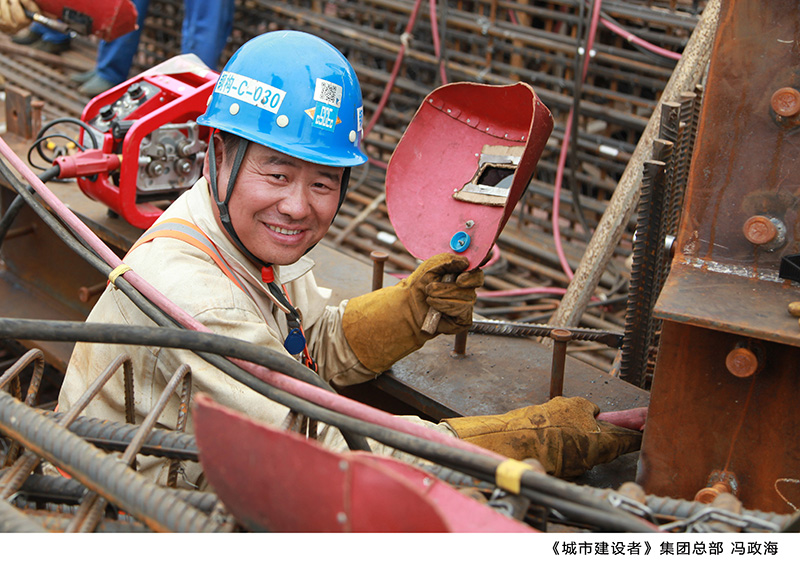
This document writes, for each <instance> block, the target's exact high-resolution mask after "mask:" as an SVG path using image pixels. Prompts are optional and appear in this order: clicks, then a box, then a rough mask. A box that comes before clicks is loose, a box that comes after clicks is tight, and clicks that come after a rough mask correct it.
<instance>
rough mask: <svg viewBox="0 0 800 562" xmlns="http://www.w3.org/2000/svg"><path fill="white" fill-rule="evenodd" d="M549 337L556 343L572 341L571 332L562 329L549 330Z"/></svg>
mask: <svg viewBox="0 0 800 562" xmlns="http://www.w3.org/2000/svg"><path fill="white" fill-rule="evenodd" d="M550 337H551V338H552V340H553V341H557V342H564V341H569V340H571V339H572V332H570V331H569V330H565V329H564V328H554V329H552V330H550Z"/></svg>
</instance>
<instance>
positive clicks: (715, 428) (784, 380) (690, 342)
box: [638, 0, 800, 513]
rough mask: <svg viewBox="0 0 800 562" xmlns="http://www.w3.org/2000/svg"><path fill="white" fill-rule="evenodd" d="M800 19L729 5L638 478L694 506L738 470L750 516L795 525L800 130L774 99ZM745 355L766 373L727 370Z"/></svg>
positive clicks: (797, 7)
mask: <svg viewBox="0 0 800 562" xmlns="http://www.w3.org/2000/svg"><path fill="white" fill-rule="evenodd" d="M798 21H800V4H798V3H797V2H796V1H794V0H775V1H771V2H768V3H763V2H757V1H753V0H750V1H740V2H735V3H734V2H725V3H723V6H722V11H721V14H720V24H719V30H718V33H717V37H716V41H715V45H714V52H713V55H712V59H711V63H710V69H709V77H708V82H707V86H706V91H705V95H704V97H705V100H704V102H703V110H702V113H701V116H700V122H699V130H698V137H697V144H696V145H695V152H694V160H693V163H692V168H691V172H690V178H689V185H688V191H687V194H686V197H687V205H686V207H685V210H684V214H683V217H682V223H681V229H680V231H679V235H678V240H677V244H676V257H675V259H674V261H673V264H672V269H671V272H670V275H669V277H668V279H667V281H666V284H665V287H664V290H663V292H662V293H661V295H660V298H659V300H658V302H657V304H656V315H657V316H658V317H660V318H663V319H664V320H665V321H664V329H663V331H662V335H661V349H660V351H659V356H658V361H657V364H656V371H655V375H654V382H653V387H652V394H651V404H650V410H649V416H648V422H647V429H646V431H645V435H644V441H643V443H642V452H641V464H640V471H639V475H638V480H639V481H640V483H642V484H643V485H644V487H645V489H646V490H647V492H648V493H665V494H669V495H671V496H677V497H683V498H687V499H689V498H692V497H694V495H695V493H697V492H698V491H699V490H701V489H703V488H707V487H709V486H712V484H713V482H711V481H710V477H711V475H712V474H714V473H719V472H731V473H733V474H735V475H736V478H737V481H738V484H739V486H738V488H739V489H738V492H737V495H738V497H739V498H740V499H741V500H742V502H743V504H744V506H745V507H747V508H750V509H762V510H771V511H777V512H783V513H785V512H788V511H791V510H793V509H794V506H795V505H798V501H800V487H798V486H797V484H796V475H797V474H798V471H800V453H799V452H798V450H797V448H796V447H795V446H794V443H795V441H796V436H797V433H798V430H800V412H799V411H798V409H797V405H796V397H797V396H798V392H800V379H798V377H797V365H798V360H800V350H798V347H800V327H798V324H797V319H796V318H793V317H792V316H791V315H790V314H789V313H788V310H787V306H788V304H789V303H790V302H792V301H796V300H798V299H799V298H800V286H798V285H797V284H796V283H793V282H790V281H782V280H780V279H779V278H778V268H779V264H780V260H781V257H782V256H783V255H786V254H792V253H797V252H798V249H800V238H799V237H798V231H797V228H798V226H800V221H798V218H799V217H798V214H797V207H798V199H797V194H796V193H797V192H796V185H795V183H796V180H795V179H794V178H796V177H797V175H798V172H800V159H798V158H797V155H798V149H797V144H796V140H795V136H796V133H797V129H796V126H797V123H796V121H793V120H792V119H791V118H787V117H786V116H785V115H783V113H786V111H784V109H785V108H784V107H783V106H782V105H781V103H780V100H778V102H774V101H773V94H774V93H775V92H776V91H779V90H782V89H784V88H786V87H789V86H793V85H796V84H797V76H798V72H800V59H798V56H797V54H798V51H797V41H798V39H800V30H799V29H798V27H797V22H798ZM784 91H785V90H784ZM778 97H779V98H780V96H778ZM789 101H790V102H791V100H789ZM776 107H777V109H778V112H776ZM789 113H791V111H789ZM754 217H765V218H766V220H768V221H769V222H771V223H772V224H773V225H776V226H777V227H778V228H776V229H774V231H773V229H771V228H764V226H765V225H766V221H765V220H764V219H763V218H757V219H754ZM767 226H768V225H767ZM782 228H783V229H784V236H785V243H784V245H783V246H777V247H776V246H775V245H774V244H773V242H774V236H773V235H774V234H776V233H777V232H778V231H780V230H781V229H782ZM737 348H744V349H746V350H749V351H751V352H752V355H753V357H754V359H755V368H753V367H749V368H745V369H738V368H737V365H733V369H731V367H730V366H728V365H726V360H728V359H729V358H730V357H731V354H732V352H733V351H734V350H736V349H737ZM732 371H733V372H736V373H737V374H745V375H749V376H744V377H741V376H735V375H734V374H733V373H732ZM740 371H741V372H740ZM751 373H752V374H751Z"/></svg>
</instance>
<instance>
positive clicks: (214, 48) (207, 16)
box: [181, 0, 234, 70]
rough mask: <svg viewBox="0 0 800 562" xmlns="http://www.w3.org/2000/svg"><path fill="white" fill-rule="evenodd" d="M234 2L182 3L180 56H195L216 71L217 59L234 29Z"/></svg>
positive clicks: (199, 0) (191, 0)
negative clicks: (189, 54)
mask: <svg viewBox="0 0 800 562" xmlns="http://www.w3.org/2000/svg"><path fill="white" fill-rule="evenodd" d="M233 9H234V5H233V0H218V1H213V2H209V1H207V0H185V1H184V3H183V27H182V29H181V52H182V53H184V54H186V53H194V54H195V55H197V56H198V57H200V59H201V60H202V61H203V62H204V63H206V65H208V67H209V68H212V69H213V70H217V65H218V64H219V57H220V55H221V54H222V50H223V49H224V48H225V44H226V43H227V42H228V37H229V36H230V34H231V30H232V29H233Z"/></svg>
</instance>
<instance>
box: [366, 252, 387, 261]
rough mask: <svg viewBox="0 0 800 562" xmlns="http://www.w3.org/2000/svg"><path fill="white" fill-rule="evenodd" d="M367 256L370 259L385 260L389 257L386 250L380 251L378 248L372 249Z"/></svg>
mask: <svg viewBox="0 0 800 562" xmlns="http://www.w3.org/2000/svg"><path fill="white" fill-rule="evenodd" d="M369 257H370V258H371V259H372V261H376V262H385V261H386V260H388V259H389V254H387V253H386V252H381V251H379V250H373V251H372V252H370V253H369Z"/></svg>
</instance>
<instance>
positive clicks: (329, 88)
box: [314, 78, 344, 107]
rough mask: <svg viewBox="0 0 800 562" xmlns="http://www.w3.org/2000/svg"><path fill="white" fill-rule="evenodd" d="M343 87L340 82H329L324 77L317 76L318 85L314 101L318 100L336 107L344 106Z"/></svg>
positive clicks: (315, 89)
mask: <svg viewBox="0 0 800 562" xmlns="http://www.w3.org/2000/svg"><path fill="white" fill-rule="evenodd" d="M343 91H344V88H342V87H341V86H340V85H339V84H334V83H333V82H328V81H327V80H323V79H322V78H317V85H316V87H315V88H314V101H318V102H321V103H324V104H327V105H332V106H334V107H342V92H343Z"/></svg>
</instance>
